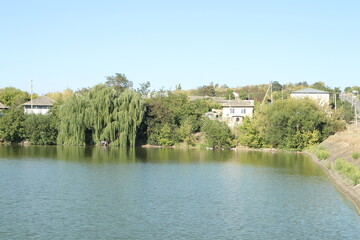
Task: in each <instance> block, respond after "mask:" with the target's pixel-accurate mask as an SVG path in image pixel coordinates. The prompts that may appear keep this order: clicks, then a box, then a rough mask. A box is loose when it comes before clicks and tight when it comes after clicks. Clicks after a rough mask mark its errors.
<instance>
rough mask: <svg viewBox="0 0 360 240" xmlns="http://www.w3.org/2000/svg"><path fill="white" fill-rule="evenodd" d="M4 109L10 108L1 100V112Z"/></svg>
mask: <svg viewBox="0 0 360 240" xmlns="http://www.w3.org/2000/svg"><path fill="white" fill-rule="evenodd" d="M4 109H8V107H7V106H5V105H4V104H2V103H1V102H0V112H1V111H2V110H4Z"/></svg>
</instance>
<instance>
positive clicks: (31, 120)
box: [24, 114, 58, 145]
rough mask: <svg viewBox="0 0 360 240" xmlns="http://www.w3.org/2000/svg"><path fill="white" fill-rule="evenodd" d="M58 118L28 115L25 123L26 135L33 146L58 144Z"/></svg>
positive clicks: (49, 115)
mask: <svg viewBox="0 0 360 240" xmlns="http://www.w3.org/2000/svg"><path fill="white" fill-rule="evenodd" d="M56 124H57V122H56V118H55V117H54V116H53V115H51V114H48V115H41V114H39V115H36V114H30V115H27V116H26V118H25V122H24V127H25V135H26V138H27V139H28V140H29V141H30V143H31V144H39V145H42V144H44V145H51V144H56V138H57V135H58V131H57V128H56Z"/></svg>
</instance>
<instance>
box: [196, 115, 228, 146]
mask: <svg viewBox="0 0 360 240" xmlns="http://www.w3.org/2000/svg"><path fill="white" fill-rule="evenodd" d="M202 131H203V132H204V133H205V141H206V145H207V147H212V148H231V147H232V146H233V141H232V140H233V138H234V136H233V134H232V133H231V130H230V128H229V127H228V126H227V125H226V123H224V122H219V121H216V120H210V119H206V120H205V122H204V125H203V127H202Z"/></svg>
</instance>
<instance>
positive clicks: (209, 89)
mask: <svg viewBox="0 0 360 240" xmlns="http://www.w3.org/2000/svg"><path fill="white" fill-rule="evenodd" d="M197 95H199V96H209V97H214V96H215V95H216V92H215V87H214V86H213V85H209V86H206V85H204V86H202V87H199V88H198V89H197Z"/></svg>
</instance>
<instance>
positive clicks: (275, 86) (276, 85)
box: [272, 81, 283, 91]
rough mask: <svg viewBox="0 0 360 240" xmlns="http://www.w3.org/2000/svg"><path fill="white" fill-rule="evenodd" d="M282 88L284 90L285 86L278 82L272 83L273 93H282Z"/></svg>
mask: <svg viewBox="0 0 360 240" xmlns="http://www.w3.org/2000/svg"><path fill="white" fill-rule="evenodd" d="M282 88H283V86H282V85H281V84H280V83H279V82H278V81H274V82H272V90H273V91H281V89H282Z"/></svg>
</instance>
